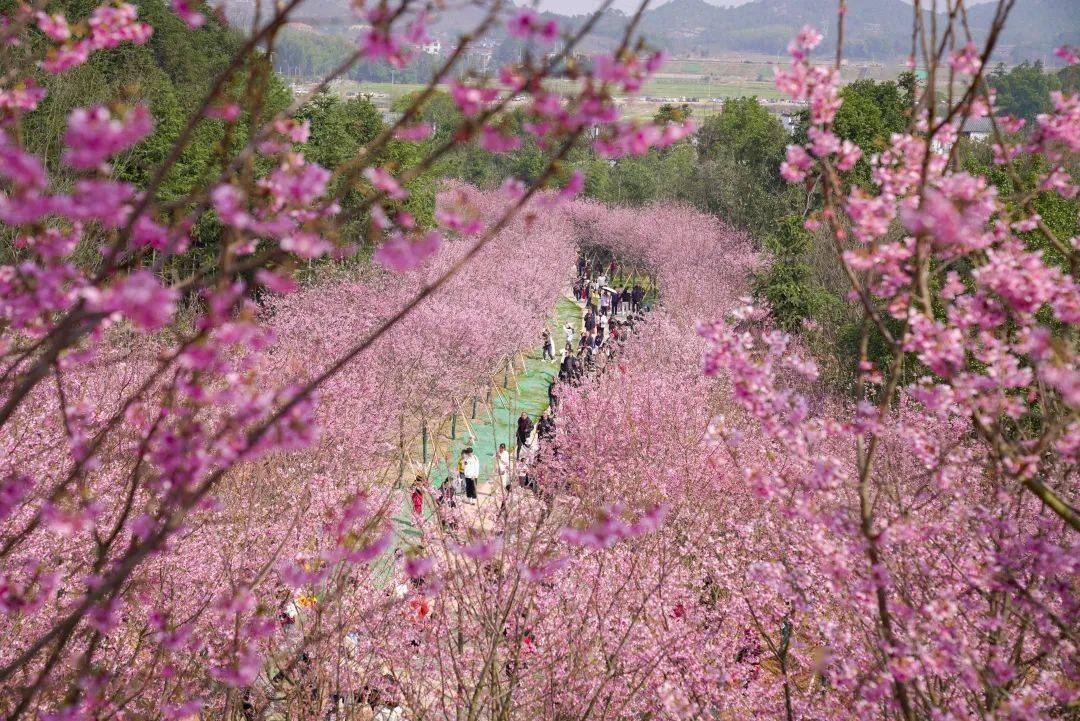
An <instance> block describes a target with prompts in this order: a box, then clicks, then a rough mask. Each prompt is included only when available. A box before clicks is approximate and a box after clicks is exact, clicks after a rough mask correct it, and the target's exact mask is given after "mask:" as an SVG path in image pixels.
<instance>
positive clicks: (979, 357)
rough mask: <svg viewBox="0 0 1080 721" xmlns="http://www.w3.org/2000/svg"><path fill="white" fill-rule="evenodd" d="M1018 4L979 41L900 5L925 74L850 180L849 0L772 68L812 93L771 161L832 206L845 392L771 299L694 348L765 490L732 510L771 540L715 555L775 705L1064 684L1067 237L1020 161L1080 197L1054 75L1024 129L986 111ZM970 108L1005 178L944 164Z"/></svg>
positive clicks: (1014, 712) (1071, 564)
mask: <svg viewBox="0 0 1080 721" xmlns="http://www.w3.org/2000/svg"><path fill="white" fill-rule="evenodd" d="M1010 8H1011V4H1009V3H1002V4H1001V9H1000V11H999V15H998V18H997V22H996V23H995V27H994V28H993V29H992V31H991V33H990V34H989V37H988V38H987V39H986V41H985V44H984V45H982V46H981V47H980V46H977V45H976V44H975V42H974V40H973V39H972V38H970V37H969V36H968V34H967V32H966V26H965V25H964V24H963V22H962V21H961V19H960V17H959V16H958V15H955V14H954V15H950V16H949V17H948V18H947V22H946V23H945V24H944V25H943V26H942V25H937V26H935V25H934V24H933V23H930V22H929V20H928V18H927V17H924V16H925V11H924V10H922V9H920V8H919V7H918V6H916V10H915V13H916V19H917V20H918V21H919V22H918V23H917V24H916V32H915V34H914V35H913V38H914V41H913V43H914V45H913V49H912V56H911V64H912V67H915V66H916V65H918V66H920V67H922V68H925V69H926V70H927V72H928V80H927V83H926V85H925V87H922V88H920V89H919V93H918V96H917V97H916V99H915V103H914V106H913V113H912V117H911V121H910V127H909V128H908V130H907V132H905V133H902V134H898V135H894V136H893V137H892V138H891V139H890V141H889V143H888V147H887V148H886V149H885V151H884V152H882V153H880V154H879V155H876V156H875V157H873V158H870V159H869V162H870V167H871V169H872V185H871V186H870V187H868V188H867V187H855V186H854V185H853V184H852V183H851V182H850V181H849V176H848V173H849V171H851V170H852V169H853V167H854V165H855V163H856V161H857V160H858V159H859V157H860V152H859V149H858V148H857V147H856V146H854V145H852V144H851V143H849V142H841V140H840V139H839V137H838V136H837V134H836V132H835V131H834V128H833V121H834V119H835V117H836V112H837V110H838V108H839V107H840V105H841V98H840V94H839V87H838V78H839V70H840V62H841V58H842V55H843V47H842V38H843V34H842V28H843V19H844V15H843V12H841V15H840V17H839V21H840V28H841V33H840V34H839V36H838V37H839V39H838V43H837V47H836V53H835V60H834V61H833V62H831V63H829V64H826V65H815V64H814V63H813V62H812V61H811V59H810V53H811V51H812V50H813V49H814V48H815V47H816V46H817V45H818V44H819V43H820V41H821V39H822V37H821V35H820V34H819V33H817V32H815V31H814V30H813V29H811V28H807V29H804V30H803V31H802V32H801V33H799V35H798V37H796V38H795V40H794V41H793V42H792V44H791V63H790V66H789V67H788V68H787V69H783V70H781V71H779V72H778V73H777V86H778V87H779V88H780V89H781V90H783V91H785V92H787V93H789V94H790V95H791V96H792V98H793V99H794V100H796V101H801V102H806V103H807V104H808V106H809V132H808V135H809V140H808V142H807V143H806V144H805V145H792V146H790V147H789V149H788V154H787V161H786V162H785V163H784V165H783V168H782V173H783V175H784V177H785V178H786V179H787V180H788V181H790V182H792V183H805V184H806V185H807V187H808V188H813V189H815V192H820V197H821V198H822V204H821V208H820V210H819V211H817V212H814V213H812V214H810V215H809V216H808V217H807V219H806V223H807V226H808V227H811V228H814V227H822V228H823V229H824V231H826V237H827V238H828V239H829V241H830V242H831V243H832V245H833V247H834V248H835V251H836V261H837V263H838V264H839V265H840V267H841V268H842V269H843V271H844V273H845V274H846V276H847V278H848V279H849V281H850V284H851V290H850V301H851V302H852V303H855V304H857V306H858V307H859V308H861V310H862V314H863V323H862V337H861V342H860V348H861V358H860V360H859V367H858V369H857V374H858V382H857V387H856V389H855V397H854V398H853V399H850V400H847V399H834V398H830V397H829V396H828V395H825V394H823V393H822V391H821V390H820V389H819V387H818V385H817V382H816V378H817V367H816V364H815V363H814V361H813V359H812V358H811V357H810V356H809V354H808V353H807V352H806V351H805V350H804V349H802V348H801V347H800V345H801V343H800V342H799V340H798V339H793V338H791V337H789V336H788V335H786V334H784V333H781V332H779V331H777V330H775V329H773V328H772V327H771V325H770V323H769V322H768V321H767V310H768V309H762V308H754V307H752V306H747V307H744V308H741V309H738V310H736V311H735V312H733V313H732V314H731V315H730V316H729V317H728V318H727V319H725V320H723V321H718V322H716V323H710V324H708V325H705V326H704V327H703V328H702V334H703V336H704V337H705V338H706V339H707V341H708V343H709V345H710V348H709V351H708V352H707V353H706V355H705V371H706V373H707V374H708V375H710V376H712V375H715V376H719V377H721V378H723V379H724V380H725V382H729V383H731V390H732V394H733V395H732V400H733V401H734V404H733V406H734V407H733V408H732V409H728V410H725V411H724V413H723V415H719V416H717V418H716V419H715V421H714V428H713V432H714V436H715V442H716V444H717V445H718V447H719V448H721V449H723V453H724V454H725V456H726V460H725V462H726V463H728V464H735V465H738V466H740V467H742V468H744V469H745V471H744V473H745V481H744V482H745V484H746V485H747V486H748V487H749V489H750V490H752V492H753V493H754V494H755V495H756V496H757V498H758V503H759V504H760V506H761V507H762V508H763V509H764V511H763V512H760V513H759V514H758V515H756V516H754V517H753V518H752V519H750V520H748V521H747V522H745V523H743V524H741V525H740V526H739V527H738V528H737V529H733V530H735V532H736V533H737V535H738V537H739V539H740V540H739V542H740V543H746V542H747V541H748V540H751V539H752V540H753V542H755V543H756V542H758V539H761V538H766V537H769V536H780V537H781V539H782V541H783V550H782V551H780V550H779V549H778V551H777V552H775V553H768V552H767V551H766V549H767V548H768V547H767V546H765V545H762V546H761V548H760V550H759V552H756V553H755V552H753V551H751V552H749V553H744V552H739V553H738V554H736V556H737V558H736V559H735V560H736V562H735V563H732V559H731V558H730V556H729V557H728V558H727V559H725V560H724V565H725V566H726V567H727V568H726V569H725V573H727V574H731V573H732V572H734V574H735V575H734V576H731V575H729V578H731V579H732V582H733V583H734V582H738V583H742V584H744V587H745V593H746V594H747V596H748V599H749V604H748V606H749V608H748V611H749V612H750V613H752V614H753V620H754V625H755V626H759V628H758V630H759V635H758V638H759V640H758V643H759V644H761V645H762V649H763V653H766V654H772V655H773V656H774V657H775V659H776V663H777V664H778V666H777V669H776V670H778V672H779V673H777V674H774V678H773V683H772V684H771V686H772V689H771V694H772V695H771V698H772V699H774V700H775V701H776V702H777V703H780V700H781V699H782V701H783V704H784V710H785V713H786V715H787V717H788V718H795V717H799V716H802V715H804V714H807V713H810V714H813V715H821V714H824V715H827V716H829V717H842V716H854V717H858V718H900V719H916V718H995V719H997V718H1003V719H1004V718H1007V719H1013V718H1017V719H1019V718H1023V719H1033V718H1048V717H1053V716H1056V715H1067V714H1068V713H1070V711H1069V709H1074V708H1075V704H1076V702H1077V695H1076V686H1075V683H1074V681H1075V678H1076V673H1077V665H1076V664H1077V661H1078V657H1077V648H1076V637H1075V632H1074V629H1075V628H1076V623H1077V620H1078V619H1077V616H1076V613H1077V603H1076V588H1075V577H1076V572H1077V562H1076V559H1077V558H1078V553H1077V551H1078V535H1077V532H1078V531H1080V514H1078V511H1077V496H1076V460H1077V455H1076V454H1077V447H1078V446H1077V443H1078V442H1080V418H1078V415H1077V411H1078V409H1080V398H1078V397H1077V395H1076V388H1077V381H1078V380H1080V368H1078V366H1077V360H1076V358H1077V356H1076V350H1077V349H1076V324H1077V322H1078V321H1080V316H1078V315H1077V313H1076V309H1077V307H1078V302H1080V286H1078V285H1077V281H1076V276H1075V274H1076V268H1077V263H1076V261H1077V257H1078V255H1077V254H1078V246H1077V239H1075V238H1072V239H1070V238H1059V237H1056V236H1055V235H1054V233H1053V231H1052V230H1051V229H1050V228H1049V227H1048V226H1047V225H1046V224H1045V223H1044V222H1043V221H1042V219H1041V218H1040V217H1039V216H1038V214H1037V213H1035V211H1034V206H1033V203H1032V200H1033V198H1032V196H1031V194H1029V193H1025V192H1024V191H1023V189H1022V188H1021V186H1020V183H1019V178H1018V177H1017V175H1016V173H1015V171H1014V170H1012V167H1011V164H1012V163H1013V162H1014V161H1016V160H1017V158H1018V157H1019V156H1021V155H1025V154H1026V155H1032V154H1034V155H1040V156H1042V157H1043V158H1045V160H1046V164H1047V167H1048V168H1049V170H1048V171H1047V172H1046V173H1045V174H1044V175H1043V176H1041V177H1040V179H1039V188H1040V189H1041V190H1046V191H1051V192H1057V193H1060V194H1061V195H1062V196H1063V197H1066V198H1069V197H1074V196H1075V195H1076V192H1077V186H1076V182H1075V179H1074V178H1073V177H1072V176H1071V175H1070V172H1069V171H1068V170H1067V168H1070V167H1073V168H1074V167H1075V159H1076V153H1077V152H1078V151H1080V112H1078V109H1080V105H1078V99H1077V97H1076V96H1074V95H1067V94H1061V93H1058V94H1055V95H1054V98H1053V103H1054V110H1053V112H1051V113H1048V114H1045V115H1041V116H1039V117H1038V118H1037V119H1036V121H1035V127H1033V128H1030V129H1028V130H1027V132H1024V133H1019V134H1018V133H1017V131H1018V130H1020V129H1021V128H1020V126H1021V124H1022V123H1021V122H1020V121H1017V120H1016V119H1013V118H1009V117H1005V116H1002V115H1001V114H999V113H998V112H996V111H995V108H994V97H993V94H992V93H991V92H990V91H989V90H988V89H987V85H986V84H985V83H984V82H983V81H982V79H983V69H984V68H985V66H986V63H987V61H988V59H989V58H990V57H991V54H992V52H993V50H994V46H995V42H996V39H997V37H998V34H999V31H1000V28H1001V26H1002V24H1003V23H1004V22H1006V20H1007V17H1008V13H1009V10H1010ZM843 9H844V8H843V5H841V10H842V11H843ZM957 9H958V10H959V11H960V14H962V6H959V5H958V6H957ZM1059 55H1061V57H1063V58H1064V59H1066V60H1067V61H1068V62H1075V53H1074V52H1073V51H1071V50H1070V49H1069V48H1063V49H1062V50H1060V51H1059ZM943 88H944V89H943ZM976 118H989V119H990V122H991V124H992V126H993V127H994V142H995V145H994V154H995V163H997V164H998V165H1000V166H1001V167H1002V169H1003V170H1004V171H1005V172H1006V173H1008V174H1010V177H1012V178H1014V179H1015V180H1016V190H1017V193H1016V195H1015V197H1006V196H1005V194H1004V193H999V192H998V190H997V189H996V188H994V187H991V186H990V185H989V184H988V182H987V179H986V178H984V177H980V176H972V175H969V174H967V173H965V172H962V171H959V170H957V163H956V162H954V161H955V159H956V157H957V153H958V152H959V145H958V143H957V138H958V133H959V132H960V131H961V130H962V129H963V128H964V127H965V124H966V123H968V122H969V121H971V120H972V119H976ZM1032 238H1034V240H1033V239H1032ZM1051 251H1052V252H1051ZM872 339H874V340H875V341H877V342H880V343H883V344H884V346H885V347H886V348H887V349H888V352H887V354H886V356H885V358H884V359H883V360H882V359H875V358H873V357H872V356H871V354H870V352H869V347H870V344H871V340H872ZM875 360H876V362H875ZM762 551H764V552H762ZM796 662H798V663H799V664H800V665H801V667H802V669H803V670H804V671H807V672H810V673H812V674H813V676H806V675H802V674H801V672H800V673H796V672H795V671H794V669H793V666H794V664H795V663H796ZM841 700H842V701H841ZM837 701H841V705H839V706H837V705H834V704H835V703H836V702H837Z"/></svg>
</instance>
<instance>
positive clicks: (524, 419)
mask: <svg viewBox="0 0 1080 721" xmlns="http://www.w3.org/2000/svg"><path fill="white" fill-rule="evenodd" d="M532 429H533V423H532V421H531V420H529V414H528V413H526V412H525V411H522V412H521V416H519V417H518V422H517V457H518V458H519V459H520V458H521V450H522V449H523V448H524V447H525V444H526V443H527V442H528V440H529V435H530V434H531V433H532Z"/></svg>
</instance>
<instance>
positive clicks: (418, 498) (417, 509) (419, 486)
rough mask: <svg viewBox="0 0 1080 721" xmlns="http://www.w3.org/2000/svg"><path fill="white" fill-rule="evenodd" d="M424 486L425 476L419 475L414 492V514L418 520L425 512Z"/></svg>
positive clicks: (414, 482)
mask: <svg viewBox="0 0 1080 721" xmlns="http://www.w3.org/2000/svg"><path fill="white" fill-rule="evenodd" d="M424 485H425V484H424V476H423V475H422V474H419V473H418V474H417V475H416V480H415V481H413V490H412V512H413V515H414V516H416V517H417V518H419V517H420V514H421V513H422V512H423V510H424Z"/></svg>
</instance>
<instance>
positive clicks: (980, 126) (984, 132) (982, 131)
mask: <svg viewBox="0 0 1080 721" xmlns="http://www.w3.org/2000/svg"><path fill="white" fill-rule="evenodd" d="M993 132H994V125H993V123H991V122H990V118H970V119H969V120H968V121H967V122H966V123H964V129H963V130H961V131H960V137H961V138H967V139H968V140H974V141H976V142H982V141H983V140H986V139H987V138H989V137H990V135H991V134H992V133H993Z"/></svg>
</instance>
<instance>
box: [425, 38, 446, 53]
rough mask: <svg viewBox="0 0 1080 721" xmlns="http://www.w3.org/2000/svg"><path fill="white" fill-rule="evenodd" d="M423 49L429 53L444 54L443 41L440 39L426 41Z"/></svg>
mask: <svg viewBox="0 0 1080 721" xmlns="http://www.w3.org/2000/svg"><path fill="white" fill-rule="evenodd" d="M423 49H424V52H425V53H427V54H428V55H442V43H441V42H439V41H438V40H432V41H430V42H426V43H424V45H423Z"/></svg>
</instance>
